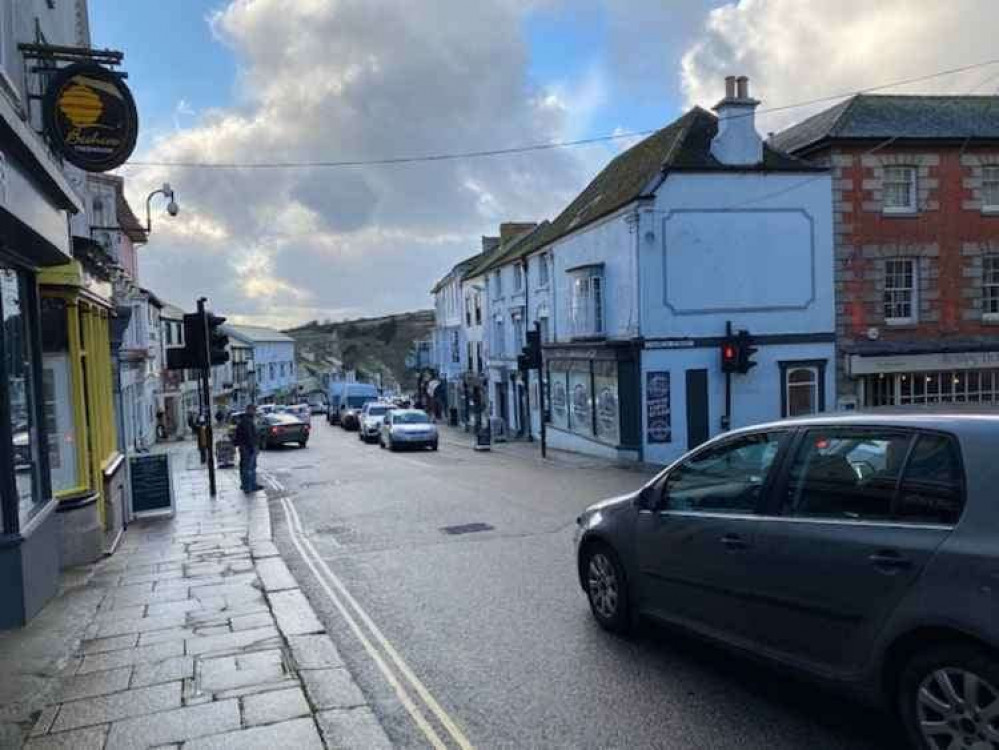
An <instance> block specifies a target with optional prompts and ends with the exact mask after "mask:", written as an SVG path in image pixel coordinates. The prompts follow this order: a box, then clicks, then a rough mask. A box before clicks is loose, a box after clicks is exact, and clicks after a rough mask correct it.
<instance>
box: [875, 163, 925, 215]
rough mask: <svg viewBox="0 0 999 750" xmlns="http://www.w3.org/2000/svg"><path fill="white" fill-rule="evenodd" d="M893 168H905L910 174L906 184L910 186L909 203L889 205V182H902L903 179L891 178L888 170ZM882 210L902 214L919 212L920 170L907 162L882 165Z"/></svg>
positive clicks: (889, 213) (892, 213) (890, 213)
mask: <svg viewBox="0 0 999 750" xmlns="http://www.w3.org/2000/svg"><path fill="white" fill-rule="evenodd" d="M891 170H905V172H906V173H907V174H908V175H909V177H910V179H909V180H908V181H907V183H906V184H908V186H909V203H908V204H907V205H904V206H901V205H899V206H889V205H888V189H887V186H888V183H889V182H891V183H893V184H902V181H901V180H889V179H888V172H889V171H891ZM881 195H882V199H881V212H882V213H884V214H888V215H889V216H892V215H895V216H897V215H902V216H907V215H908V216H911V215H912V214H915V213H918V212H919V170H918V169H917V168H916V167H914V166H911V165H906V164H891V165H886V166H884V167H882V174H881Z"/></svg>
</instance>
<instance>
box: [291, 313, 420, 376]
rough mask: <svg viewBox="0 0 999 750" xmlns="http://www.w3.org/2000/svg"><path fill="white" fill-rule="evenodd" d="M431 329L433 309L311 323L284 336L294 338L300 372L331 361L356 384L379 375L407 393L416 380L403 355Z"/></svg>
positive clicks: (293, 329) (292, 329)
mask: <svg viewBox="0 0 999 750" xmlns="http://www.w3.org/2000/svg"><path fill="white" fill-rule="evenodd" d="M433 327H434V313H433V310H417V311H416V312H409V313H400V314H398V315H384V316H382V317H379V318H361V319H358V320H344V321H340V322H337V323H319V322H318V321H312V322H311V323H306V324H305V325H301V326H298V327H297V328H291V329H289V330H286V331H284V333H286V334H288V335H289V336H291V337H292V338H293V339H295V344H296V347H295V348H296V352H297V357H298V360H299V367H300V369H301V368H303V367H304V368H306V369H311V368H310V364H311V363H320V362H322V361H324V360H329V359H331V358H332V359H335V360H339V361H340V362H341V363H342V364H343V367H344V369H347V370H351V369H353V370H356V371H357V379H358V380H360V381H369V382H377V380H378V374H379V373H380V374H381V376H382V379H383V383H384V385H385V386H391V385H398V386H399V387H401V388H402V389H403V390H410V389H412V388H413V387H415V385H416V379H415V374H414V373H412V372H410V371H409V370H407V368H406V356H407V355H408V354H409V353H410V350H411V349H412V348H413V344H414V343H415V342H417V341H421V340H425V339H429V338H430V337H431V333H432V331H433Z"/></svg>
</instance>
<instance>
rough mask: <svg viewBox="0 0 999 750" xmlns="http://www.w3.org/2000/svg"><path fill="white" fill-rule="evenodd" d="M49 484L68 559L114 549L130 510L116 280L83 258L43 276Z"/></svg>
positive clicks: (77, 559)
mask: <svg viewBox="0 0 999 750" xmlns="http://www.w3.org/2000/svg"><path fill="white" fill-rule="evenodd" d="M39 284H40V288H41V298H42V363H43V365H42V369H43V383H44V385H45V394H46V396H45V416H46V423H45V424H46V432H47V433H48V439H49V455H50V464H51V467H52V491H53V494H54V495H55V497H56V499H57V500H58V515H59V519H60V526H61V531H62V538H61V550H62V552H61V554H62V564H63V566H71V565H79V564H81V563H86V562H91V561H93V560H95V559H97V558H98V557H100V556H101V555H102V554H104V553H105V552H108V551H110V550H111V549H113V547H114V545H115V543H116V540H117V538H118V536H119V534H120V533H121V529H122V528H123V525H124V523H123V522H124V519H125V513H126V509H125V506H126V490H127V488H126V485H125V461H124V457H123V456H122V454H121V452H120V451H119V450H118V437H117V429H116V425H117V420H116V418H115V410H114V383H113V377H114V373H115V368H114V367H113V364H112V357H111V321H112V315H113V313H112V309H113V308H112V302H111V285H110V283H108V282H107V281H105V280H101V279H100V278H98V277H97V276H95V275H94V273H93V272H92V271H88V270H87V268H86V266H85V265H84V264H83V263H81V262H80V261H78V260H74V261H71V262H70V263H67V264H66V265H63V266H59V267H57V268H51V269H47V270H45V271H43V272H42V274H41V275H40V276H39Z"/></svg>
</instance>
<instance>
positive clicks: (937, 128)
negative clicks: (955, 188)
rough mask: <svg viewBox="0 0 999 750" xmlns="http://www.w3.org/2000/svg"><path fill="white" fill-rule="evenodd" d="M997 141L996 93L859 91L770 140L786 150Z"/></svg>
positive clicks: (998, 112) (998, 107)
mask: <svg viewBox="0 0 999 750" xmlns="http://www.w3.org/2000/svg"><path fill="white" fill-rule="evenodd" d="M893 137H894V138H900V139H908V140H964V139H981V140H999V96H922V95H920V96H915V95H913V96H910V95H889V94H857V95H856V96H851V97H850V98H849V99H846V100H844V101H842V102H840V103H839V104H837V105H835V106H834V107H830V108H829V109H826V110H824V111H822V112H819V113H818V114H816V115H813V116H812V117H809V118H808V119H806V120H804V121H802V122H800V123H798V124H797V125H792V126H791V127H789V128H787V129H785V130H783V131H781V132H780V133H778V134H777V135H775V136H774V137H773V138H772V139H771V140H770V143H771V144H772V145H773V146H774V147H775V148H778V149H781V150H783V151H786V152H788V153H798V152H801V151H806V150H809V149H810V148H814V147H817V146H819V145H820V144H822V143H824V142H825V141H827V140H832V139H854V140H867V139H887V138H893Z"/></svg>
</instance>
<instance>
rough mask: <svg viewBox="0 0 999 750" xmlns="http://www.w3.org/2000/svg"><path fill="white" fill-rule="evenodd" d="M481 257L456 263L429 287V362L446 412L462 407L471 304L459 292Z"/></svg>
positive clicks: (459, 411) (461, 408) (461, 409)
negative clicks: (431, 305)
mask: <svg viewBox="0 0 999 750" xmlns="http://www.w3.org/2000/svg"><path fill="white" fill-rule="evenodd" d="M481 259H482V256H481V254H476V255H473V256H472V257H471V258H466V259H465V260H463V261H461V262H460V263H457V264H456V265H455V266H454V268H452V269H451V270H450V271H448V272H447V273H446V274H445V275H444V276H443V277H442V278H441V279H440V280H439V281H438V282H437V283H436V284H435V285H434V288H433V289H431V290H430V293H431V294H432V295H433V298H434V330H433V344H432V350H431V355H430V356H431V366H432V367H433V369H434V370H436V371H437V374H438V376H439V377H440V379H441V381H442V383H443V390H444V394H445V403H444V404H443V405H442V406H443V407H444V409H445V413H449V412H450V411H451V410H452V409H455V410H457V411H458V413H459V415H460V414H461V412H462V411H463V409H464V395H463V391H464V383H463V377H464V372H465V368H466V366H467V342H468V340H467V326H470V325H471V323H472V308H471V305H469V304H467V303H466V300H465V298H464V296H463V295H462V277H463V276H464V274H465V272H466V271H467V270H469V269H470V268H471V267H472V266H474V265H475V264H476V263H478V262H479V261H480V260H481ZM466 319H467V320H466Z"/></svg>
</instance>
